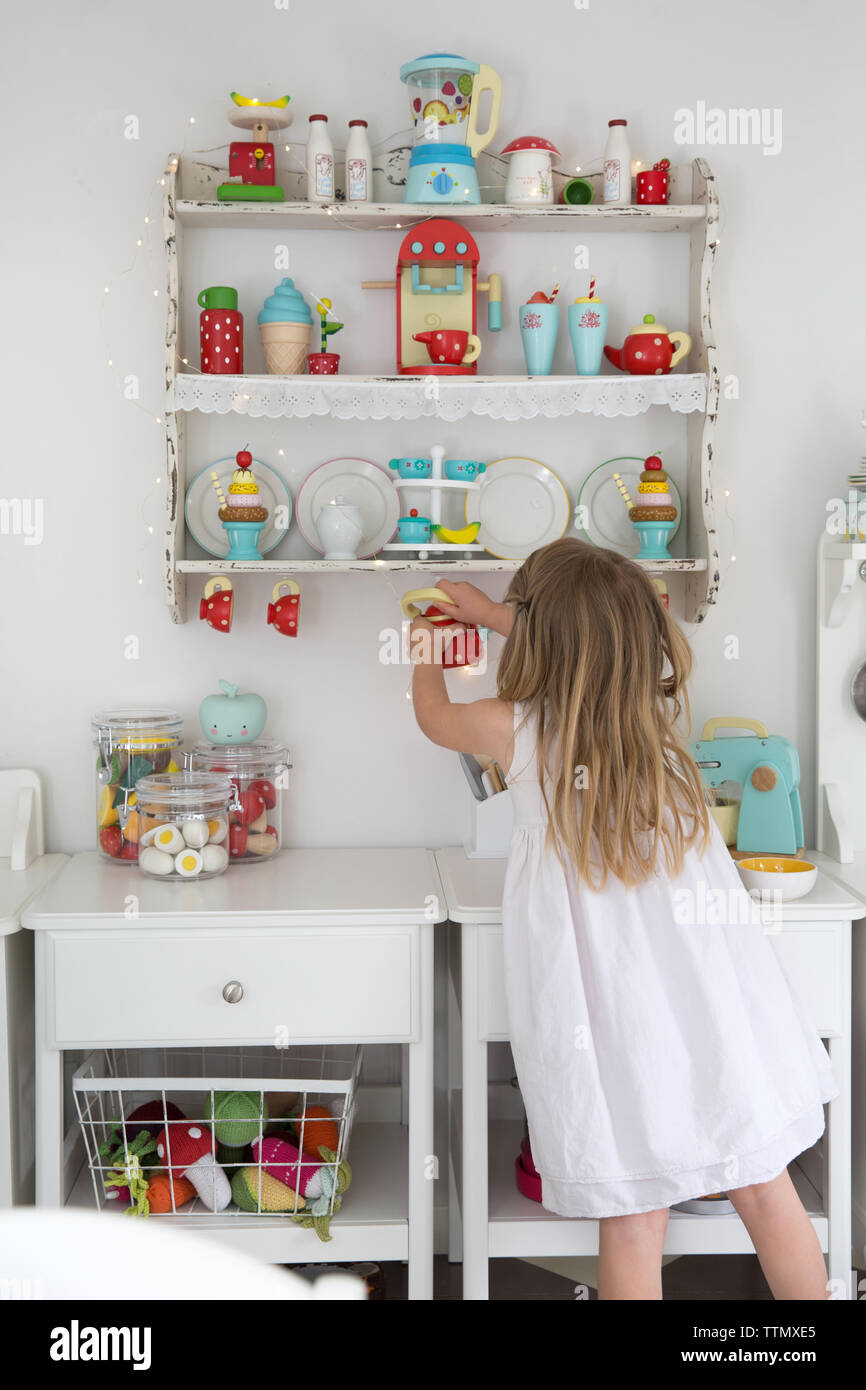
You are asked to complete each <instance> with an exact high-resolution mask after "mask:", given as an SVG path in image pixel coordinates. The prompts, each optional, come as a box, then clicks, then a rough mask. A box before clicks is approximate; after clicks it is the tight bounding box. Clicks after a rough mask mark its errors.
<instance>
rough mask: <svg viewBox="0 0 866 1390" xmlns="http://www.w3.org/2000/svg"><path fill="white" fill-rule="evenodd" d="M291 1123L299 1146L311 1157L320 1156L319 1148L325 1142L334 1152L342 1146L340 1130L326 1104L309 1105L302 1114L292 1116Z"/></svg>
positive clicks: (326, 1146)
mask: <svg viewBox="0 0 866 1390" xmlns="http://www.w3.org/2000/svg"><path fill="white" fill-rule="evenodd" d="M290 1123H291V1126H292V1128H293V1129H294V1131H295V1135H296V1141H297V1144H298V1146H299V1148H301V1149H303V1151H304V1153H305V1154H309V1155H310V1157H311V1158H318V1157H319V1150H320V1149H321V1147H322V1145H323V1144H324V1146H325V1148H326V1149H333V1150H334V1152H336V1151H337V1149H338V1148H339V1147H340V1131H339V1129H338V1128H337V1125H336V1123H335V1121H334V1120H333V1118H332V1116H331V1112H330V1110H328V1109H327V1108H326V1107H325V1106H324V1105H308V1106H307V1108H306V1110H305V1111H304V1113H303V1114H302V1115H292V1116H290ZM302 1128H303V1142H302V1134H301V1131H302Z"/></svg>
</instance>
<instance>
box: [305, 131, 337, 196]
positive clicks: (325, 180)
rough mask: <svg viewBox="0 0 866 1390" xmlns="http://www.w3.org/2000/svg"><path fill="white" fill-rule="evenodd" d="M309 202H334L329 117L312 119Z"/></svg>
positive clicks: (309, 147) (309, 148) (308, 164)
mask: <svg viewBox="0 0 866 1390" xmlns="http://www.w3.org/2000/svg"><path fill="white" fill-rule="evenodd" d="M307 201H308V202H310V203H333V201H334V146H333V145H332V144H331V137H330V135H329V134H328V118H327V116H311V117H310V133H309V136H308V137H307Z"/></svg>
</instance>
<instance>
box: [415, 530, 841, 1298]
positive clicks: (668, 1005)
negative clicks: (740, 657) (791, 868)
mask: <svg viewBox="0 0 866 1390" xmlns="http://www.w3.org/2000/svg"><path fill="white" fill-rule="evenodd" d="M441 587H442V589H443V591H444V592H446V593H447V594H448V595H449V597H450V598H451V600H452V602H453V604H454V617H455V620H456V621H458V622H463V623H476V624H479V625H481V626H485V627H489V628H491V629H493V631H495V632H499V633H501V634H502V635H503V636H504V637H506V638H507V641H506V643H505V647H504V650H503V652H502V655H501V658H500V661H499V670H498V697H497V698H496V699H487V700H477V701H475V702H474V703H472V704H452V703H451V701H450V700H449V698H448V694H447V691H446V687H445V678H444V675H443V672H442V669H441V665H439V664H437V657H436V654H435V642H434V641H432V640H431V639H432V638H433V634H434V629H433V628H432V627H431V625H430V624H429V623H425V621H424V620H423V619H418V620H417V621H416V623H415V624H414V625H413V649H414V650H416V651H417V655H416V665H415V670H414V677H413V695H412V698H413V702H414V708H415V714H416V717H417V719H418V723H419V725H420V727H421V729H422V730H423V732H424V733H425V734H426V735H427V737H428V738H430V739H432V740H433V742H434V743H438V744H440V745H441V746H442V747H444V748H451V749H455V750H457V751H459V752H485V753H489V754H491V755H492V756H493V757H494V758H496V760H497V761H498V762H499V763H500V765H501V766H502V768H503V769H504V770H505V769H508V770H509V771H508V783H509V786H510V794H511V798H512V802H513V805H514V834H513V838H512V842H511V850H510V855H509V860H508V867H507V871H506V878H505V889H504V896H503V907H502V920H503V935H504V949H505V987H506V996H507V1003H508V1016H509V1025H510V1036H511V1046H512V1051H513V1054H514V1061H515V1066H516V1069H517V1076H518V1081H519V1083H520V1090H521V1094H522V1097H523V1102H524V1105H525V1108H526V1115H527V1120H528V1125H529V1136H530V1142H531V1147H532V1157H533V1160H534V1163H535V1166H536V1168H537V1169H538V1171H539V1173H540V1174H541V1179H542V1203H543V1205H544V1206H545V1207H546V1208H547V1209H548V1210H549V1211H553V1212H557V1213H558V1214H559V1215H560V1216H571V1217H592V1218H599V1231H600V1237H599V1269H598V1282H599V1289H598V1291H599V1297H600V1298H604V1299H650V1298H661V1254H662V1246H663V1243H664V1237H665V1228H666V1225H667V1219H668V1208H669V1207H670V1206H671V1205H672V1204H673V1203H675V1202H681V1201H684V1200H686V1199H688V1198H694V1197H700V1196H703V1195H706V1194H709V1193H714V1192H720V1191H724V1192H726V1193H727V1194H728V1196H729V1197H730V1200H731V1201H732V1202H733V1204H734V1206H735V1207H736V1210H737V1211H738V1213H739V1215H740V1217H741V1218H742V1220H743V1222H744V1224H745V1226H746V1229H747V1230H748V1232H749V1235H750V1237H751V1239H752V1241H753V1243H754V1246H755V1249H756V1251H757V1254H758V1258H759V1260H760V1262H761V1266H762V1268H763V1271H764V1274H765V1275H766V1278H767V1281H768V1283H769V1285H770V1288H771V1289H772V1292H773V1294H774V1296H775V1297H776V1298H777V1299H824V1298H826V1297H827V1276H826V1272H825V1269H824V1260H823V1257H822V1254H821V1250H820V1246H819V1243H818V1239H817V1236H816V1234H815V1232H814V1230H813V1227H812V1225H811V1223H810V1221H809V1219H808V1217H807V1215H806V1212H805V1210H804V1208H803V1206H802V1205H801V1203H800V1200H799V1198H798V1196H797V1194H796V1192H795V1190H794V1186H793V1184H792V1182H791V1179H790V1177H789V1176H788V1172H787V1167H786V1165H787V1164H788V1163H789V1162H790V1161H791V1160H792V1159H793V1158H794V1157H795V1156H796V1155H797V1154H799V1153H801V1152H802V1151H803V1150H804V1149H806V1148H809V1147H810V1146H811V1145H812V1144H814V1143H815V1141H816V1140H817V1139H818V1137H819V1135H820V1134H821V1133H822V1131H823V1128H824V1115H823V1109H822V1105H823V1103H824V1102H825V1101H828V1100H831V1099H833V1097H834V1096H836V1095H837V1094H838V1091H837V1088H836V1086H835V1084H834V1081H833V1076H832V1072H831V1068H830V1063H829V1059H828V1056H827V1053H826V1051H825V1049H824V1047H823V1046H822V1044H821V1042H820V1040H819V1039H818V1036H817V1034H816V1032H815V1029H814V1027H813V1025H812V1024H811V1023H810V1021H809V1018H808V1017H807V1015H806V1012H805V1009H804V1007H803V1005H802V1004H801V1002H800V1000H799V999H798V998H797V997H796V996H795V995H794V994H793V992H792V990H791V987H790V985H789V984H788V981H787V979H786V977H785V975H784V973H783V971H782V968H781V966H780V965H779V962H778V958H777V956H776V954H775V952H774V950H773V946H772V944H771V942H770V941H769V940H768V937H767V934H766V928H765V927H764V926H762V925H761V923H760V921H758V920H756V912H755V907H754V904H753V903H752V900H751V899H750V898H749V897H748V895H747V894H746V893H745V889H744V888H743V887H742V884H741V882H740V879H739V875H738V873H737V870H736V868H735V867H734V864H733V861H732V859H731V857H730V855H729V853H728V851H727V849H726V847H725V845H724V842H723V840H722V837H721V834H720V833H719V830H718V828H717V827H716V825H715V822H714V821H713V819H712V817H711V816H710V815H709V814H708V811H707V807H706V801H705V797H704V793H703V789H702V785H701V781H700V774H699V772H698V770H697V768H696V766H695V764H694V763H693V761H692V760H691V758H690V757H689V755H688V753H687V752H686V751H685V749H684V748H683V747H682V745H681V744H680V742H679V741H678V738H677V735H676V732H675V730H676V725H677V722H678V720H679V718H680V716H681V715H682V714H687V713H688V700H687V695H686V688H685V687H686V680H687V678H688V675H689V672H690V668H691V652H690V650H689V647H688V645H687V643H686V640H685V638H684V637H683V636H682V634H681V632H680V630H679V629H678V627H677V626H676V624H675V623H674V622H673V621H672V619H671V618H670V617H669V616H668V614H667V612H666V610H665V609H664V607H663V606H662V604H661V603H660V602H659V599H658V596H657V594H656V591H655V589H654V588H653V586H652V584H651V582H650V580H649V579H648V577H647V576H646V574H645V573H644V572H643V570H641V569H640V567H639V566H638V565H635V564H633V563H632V562H631V561H630V560H626V559H624V558H622V557H621V556H619V555H616V554H614V553H613V552H612V551H609V550H600V549H596V548H594V547H592V546H589V545H584V544H582V543H581V542H580V541H578V540H560V541H556V542H555V543H554V544H553V545H549V546H546V547H545V548H544V549H542V550H537V551H536V552H535V553H534V554H533V555H530V557H529V559H528V560H526V562H525V563H524V564H523V565H522V567H521V568H520V569H519V570H518V571H517V573H516V574H515V575H514V578H513V580H512V582H511V584H510V586H509V589H508V592H507V594H506V598H505V602H504V603H501V604H499V603H494V602H493V601H492V600H490V599H489V598H487V596H486V595H485V594H483V593H481V592H480V591H479V590H478V589H476V588H474V587H473V585H471V584H449V583H447V582H443V583H442V585H441ZM421 631H423V632H424V633H425V639H423V640H422V639H420V638H419V637H418V636H417V634H418V633H419V632H421ZM431 649H432V653H433V654H432V655H431ZM720 890H721V891H720Z"/></svg>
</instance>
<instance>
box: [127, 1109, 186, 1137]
mask: <svg viewBox="0 0 866 1390" xmlns="http://www.w3.org/2000/svg"><path fill="white" fill-rule="evenodd" d="M185 1119H186V1116H185V1115H184V1113H183V1111H182V1110H181V1109H180V1107H179V1106H177V1105H175V1104H174V1102H173V1101H170V1100H167V1101H166V1102H165V1105H164V1106H163V1103H162V1101H161V1100H146V1101H145V1102H144V1104H143V1105H139V1106H136V1108H135V1110H133V1111H132V1112H131V1113H130V1114H129V1115H127V1117H126V1119H125V1120H124V1122H123V1125H124V1129H125V1130H126V1137H127V1139H134V1138H135V1137H136V1135H138V1134H141V1132H142V1130H144V1129H147V1130H150V1133H151V1134H159V1131H160V1130H161V1129H162V1127H163V1125H164V1124H165V1122H166V1120H185Z"/></svg>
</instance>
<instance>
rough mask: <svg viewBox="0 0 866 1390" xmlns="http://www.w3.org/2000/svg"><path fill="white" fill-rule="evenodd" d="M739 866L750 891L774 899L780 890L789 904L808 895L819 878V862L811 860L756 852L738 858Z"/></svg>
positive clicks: (784, 900) (782, 899) (741, 875)
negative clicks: (816, 865) (811, 861)
mask: <svg viewBox="0 0 866 1390" xmlns="http://www.w3.org/2000/svg"><path fill="white" fill-rule="evenodd" d="M737 868H738V869H739V871H740V877H741V879H742V880H743V883H744V884H745V886H746V888H748V889H749V892H753V891H755V892H757V893H758V894H759V895H760V897H762V898H769V899H770V900H771V901H772V899H773V895H774V894H776V893H778V894H779V895H780V898H781V901H782V902H786V903H788V902H792V901H793V899H794V898H804V897H805V896H806V894H807V893H808V892H809V891H810V890H811V889H812V888H813V887H814V886H815V880H816V879H817V877H818V870H817V869H816V868H815V865H814V864H810V863H809V861H808V860H807V859H786V858H784V857H782V856H780V855H776V854H753V855H751V856H750V857H749V858H748V859H738V860H737Z"/></svg>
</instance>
